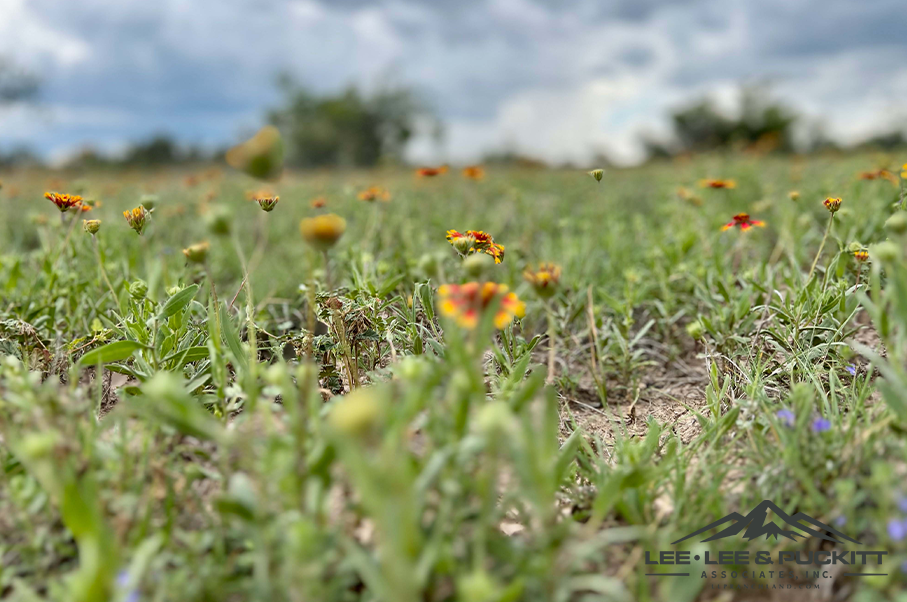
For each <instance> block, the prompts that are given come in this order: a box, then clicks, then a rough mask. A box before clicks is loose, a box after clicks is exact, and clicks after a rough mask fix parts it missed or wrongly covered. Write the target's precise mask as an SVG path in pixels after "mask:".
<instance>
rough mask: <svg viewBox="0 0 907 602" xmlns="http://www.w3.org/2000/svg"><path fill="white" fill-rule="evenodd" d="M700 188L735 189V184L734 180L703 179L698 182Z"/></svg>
mask: <svg viewBox="0 0 907 602" xmlns="http://www.w3.org/2000/svg"><path fill="white" fill-rule="evenodd" d="M699 186H700V187H701V188H727V189H730V188H737V182H736V181H734V180H712V179H708V178H707V179H705V180H700V181H699Z"/></svg>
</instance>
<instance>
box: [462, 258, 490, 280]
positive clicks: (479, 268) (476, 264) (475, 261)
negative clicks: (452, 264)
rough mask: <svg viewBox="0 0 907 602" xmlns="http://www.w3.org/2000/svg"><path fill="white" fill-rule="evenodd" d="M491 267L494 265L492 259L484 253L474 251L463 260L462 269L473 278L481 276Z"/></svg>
mask: <svg viewBox="0 0 907 602" xmlns="http://www.w3.org/2000/svg"><path fill="white" fill-rule="evenodd" d="M492 267H494V259H493V258H492V257H491V255H486V254H485V253H474V254H472V255H470V256H468V257H467V258H466V259H464V260H463V269H464V270H465V271H466V273H467V274H468V275H469V276H471V277H473V278H479V277H481V276H482V274H484V273H485V272H486V271H487V270H489V269H491V268H492Z"/></svg>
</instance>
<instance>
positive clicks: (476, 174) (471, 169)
mask: <svg viewBox="0 0 907 602" xmlns="http://www.w3.org/2000/svg"><path fill="white" fill-rule="evenodd" d="M463 177H464V178H467V179H469V180H476V181H479V180H484V179H485V168H484V167H482V166H481V165H469V166H467V167H464V168H463Z"/></svg>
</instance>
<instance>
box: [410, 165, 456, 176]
mask: <svg viewBox="0 0 907 602" xmlns="http://www.w3.org/2000/svg"><path fill="white" fill-rule="evenodd" d="M447 170H448V167H447V166H446V165H441V166H440V167H420V168H419V169H417V170H416V175H417V176H419V177H420V178H433V177H435V176H440V175H442V174H446V173H447Z"/></svg>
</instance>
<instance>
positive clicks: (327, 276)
mask: <svg viewBox="0 0 907 602" xmlns="http://www.w3.org/2000/svg"><path fill="white" fill-rule="evenodd" d="M321 254H322V257H323V258H324V286H325V288H327V290H328V292H330V291H331V290H333V287H332V285H331V262H330V260H329V258H328V252H327V249H325V250H324V251H322V252H321Z"/></svg>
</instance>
